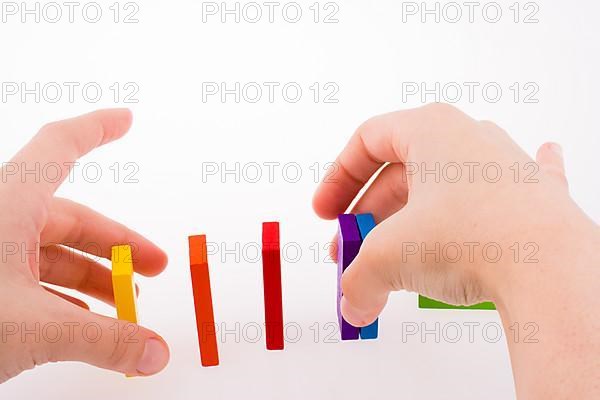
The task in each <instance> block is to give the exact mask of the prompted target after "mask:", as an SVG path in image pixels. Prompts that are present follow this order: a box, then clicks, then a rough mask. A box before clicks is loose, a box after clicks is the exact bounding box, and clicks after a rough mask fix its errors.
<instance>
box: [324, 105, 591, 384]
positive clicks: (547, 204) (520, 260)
mask: <svg viewBox="0 0 600 400" xmlns="http://www.w3.org/2000/svg"><path fill="white" fill-rule="evenodd" d="M335 164H336V167H337V168H336V171H337V172H336V173H335V174H332V175H329V176H328V177H327V179H326V180H325V181H324V182H323V183H321V185H320V187H319V188H318V189H317V192H316V194H315V197H314V204H313V205H314V209H315V211H316V212H317V214H318V215H319V216H321V217H323V218H327V219H332V218H335V217H336V216H337V215H338V214H339V213H342V212H344V211H345V210H346V209H347V208H348V207H349V205H350V204H351V202H352V201H353V200H354V199H355V197H356V196H357V194H358V193H359V191H360V190H361V189H363V188H364V187H365V186H366V185H367V183H368V182H369V181H370V179H371V178H373V176H374V174H375V173H376V172H377V171H378V170H379V169H380V168H382V167H383V169H382V170H381V172H380V173H379V174H378V175H377V176H376V177H375V178H374V180H373V181H372V184H371V185H370V186H368V187H367V188H366V191H365V192H364V195H363V196H362V197H360V199H359V200H358V202H357V203H356V206H355V207H354V208H353V210H352V212H355V213H361V212H372V213H373V214H374V216H375V219H376V221H378V222H379V225H377V227H376V228H375V229H374V230H373V231H371V233H370V234H369V236H367V238H366V239H365V241H364V243H363V245H362V247H361V249H360V252H359V254H358V256H357V257H356V258H355V260H354V262H353V263H352V264H351V265H350V267H349V268H348V269H347V270H346V272H345V273H344V275H343V277H342V290H343V294H344V296H343V298H342V303H341V308H342V313H343V315H344V317H345V318H346V320H347V321H348V322H350V323H351V324H353V325H356V326H364V325H367V324H369V323H370V322H372V321H373V320H375V318H377V316H378V315H379V313H380V312H381V310H382V309H383V307H384V306H385V304H386V301H387V298H388V295H389V293H390V292H391V291H396V290H401V289H404V290H408V291H413V292H419V293H421V294H423V295H426V296H428V297H432V298H434V299H437V300H441V301H444V302H447V303H451V304H455V305H471V304H474V303H478V302H481V301H487V300H491V301H493V302H495V303H496V306H497V307H498V310H499V312H500V314H501V317H502V319H503V323H504V324H505V327H506V326H507V324H510V323H511V322H514V321H519V320H520V321H521V322H522V323H523V322H527V321H533V322H535V323H537V324H538V326H539V329H540V335H545V336H544V338H545V339H546V343H550V342H554V341H556V343H560V342H561V341H562V340H565V341H571V342H570V345H571V346H576V344H578V343H580V342H579V341H581V344H582V346H581V348H580V349H579V350H578V351H577V352H575V353H574V354H577V356H581V357H582V358H579V359H578V360H577V362H578V365H577V371H581V375H579V376H578V377H577V378H575V380H578V379H579V380H581V379H583V377H585V376H586V374H587V375H589V374H590V373H591V374H593V372H590V371H594V368H593V367H592V366H593V365H594V361H593V359H594V357H595V359H596V360H597V359H600V354H599V353H600V349H598V346H596V347H595V349H594V350H595V351H590V349H589V346H586V345H584V344H587V343H589V338H590V337H592V336H594V335H596V336H597V332H598V324H597V323H596V322H593V321H590V318H589V315H591V313H593V312H594V310H595V311H596V312H597V310H598V307H600V304H599V301H598V296H597V294H594V293H597V290H598V286H597V285H598V282H600V279H599V278H600V274H599V272H600V268H598V263H597V261H595V264H596V265H594V266H593V265H591V263H592V262H594V261H593V260H595V259H597V255H596V254H595V253H596V252H597V249H598V248H600V246H599V243H600V241H599V236H600V235H599V233H598V232H599V229H598V226H597V225H595V224H594V223H593V222H592V221H591V220H589V219H588V218H587V217H586V216H585V215H584V214H583V212H581V210H580V209H579V208H578V207H577V206H576V205H575V203H574V202H573V201H572V199H571V198H570V196H569V193H568V188H567V181H566V179H565V175H564V170H563V160H562V155H561V151H560V147H558V145H555V144H547V145H544V146H542V147H541V148H540V150H539V152H538V155H537V163H535V162H534V161H533V160H532V159H531V158H530V157H529V156H528V155H527V154H526V153H525V152H524V151H522V150H521V149H520V148H519V147H518V146H517V145H516V144H515V143H514V142H513V141H512V140H511V139H510V137H509V136H508V135H507V134H506V133H505V132H504V131H503V130H502V129H500V128H499V127H498V126H496V125H494V124H493V123H491V122H487V121H476V120H474V119H472V118H470V117H468V116H467V115H465V114H463V113H462V112H460V111H458V110H457V109H455V108H454V107H452V106H448V105H443V104H433V105H429V106H425V107H422V108H419V109H414V110H408V111H399V112H395V113H390V114H386V115H382V116H379V117H375V118H373V119H371V120H369V121H367V122H366V123H364V124H363V125H362V126H360V127H359V128H358V130H357V132H356V133H355V134H354V136H353V137H352V139H351V140H350V142H349V143H348V145H347V146H346V148H345V149H344V150H343V151H342V153H341V154H340V155H339V157H338V159H337V162H336V163H335ZM436 170H437V171H438V172H435V171H436ZM498 255H500V257H498ZM592 266H593V267H594V268H592ZM566 304H569V305H572V306H573V308H570V309H569V310H568V316H567V315H564V314H557V313H556V312H554V310H563V309H564V307H565V305H566ZM594 307H595V308H594ZM584 310H585V311H584ZM586 312H588V313H589V314H586ZM567 320H568V321H573V325H568V324H566V325H565V322H566V321H567ZM595 320H597V319H595ZM594 326H595V327H594ZM594 329H595V330H594ZM573 330H575V332H573ZM594 332H595V333H594ZM586 335H587V336H586ZM509 347H510V349H511V356H512V358H513V366H514V367H515V378H516V379H517V383H518V382H519V377H523V376H525V375H527V376H528V377H529V378H532V380H533V377H536V374H535V373H533V372H532V370H536V371H537V370H539V369H540V368H547V370H545V372H544V374H546V375H545V378H548V375H552V374H553V372H554V373H555V375H553V376H552V377H551V378H550V379H555V382H563V383H564V382H565V380H564V379H562V376H561V374H562V372H566V371H568V370H569V368H570V367H569V366H568V363H563V364H560V365H555V364H553V362H552V357H553V356H554V357H557V356H558V354H560V352H561V349H559V348H558V347H559V346H558V345H556V346H555V347H554V348H544V347H543V346H541V347H539V349H538V348H534V347H533V346H529V348H526V349H522V346H520V344H515V343H512V344H511V343H509ZM516 349H521V350H516ZM523 354H528V357H521V356H522V355H523ZM515 360H519V361H518V362H515ZM563 361H564V359H563ZM586 366H587V370H586V369H585V368H586ZM567 374H569V375H577V374H578V372H574V371H571V372H567ZM559 377H560V379H558V378H559ZM537 378H539V379H538V381H539V383H538V384H537V387H538V388H539V389H541V390H543V388H542V387H541V386H542V385H544V383H543V382H547V379H545V378H540V377H539V376H538V377H537ZM533 386H535V385H527V384H523V388H524V389H522V391H523V392H525V391H528V390H530V389H531V388H532V387H533ZM544 387H545V388H546V389H545V390H551V389H550V388H551V386H548V385H546V386H544ZM569 388H571V389H572V388H573V386H571V387H569V385H565V387H564V388H563V389H561V390H569ZM517 389H518V392H519V389H520V386H519V385H517ZM534 392H535V390H534ZM528 393H529V394H531V392H528ZM537 393H538V394H539V392H537ZM556 393H559V391H557V392H554V394H556Z"/></svg>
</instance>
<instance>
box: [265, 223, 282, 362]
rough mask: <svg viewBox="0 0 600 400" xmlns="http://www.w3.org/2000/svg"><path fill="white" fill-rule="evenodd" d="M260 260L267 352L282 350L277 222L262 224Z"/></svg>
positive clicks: (279, 256) (279, 258)
mask: <svg viewBox="0 0 600 400" xmlns="http://www.w3.org/2000/svg"><path fill="white" fill-rule="evenodd" d="M262 259H263V283H264V292H265V330H266V339H267V350H283V305H282V290H281V255H280V250H279V222H263V230H262Z"/></svg>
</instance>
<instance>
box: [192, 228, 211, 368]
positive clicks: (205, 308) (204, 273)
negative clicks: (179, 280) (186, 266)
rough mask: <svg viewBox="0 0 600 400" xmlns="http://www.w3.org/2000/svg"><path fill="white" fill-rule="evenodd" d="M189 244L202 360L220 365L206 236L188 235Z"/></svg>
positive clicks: (204, 362)
mask: <svg viewBox="0 0 600 400" xmlns="http://www.w3.org/2000/svg"><path fill="white" fill-rule="evenodd" d="M188 244H189V248H190V271H191V274H192V290H193V293H194V308H195V310H196V329H197V331H198V343H199V345H200V361H201V363H202V366H203V367H212V366H215V365H219V350H218V347H217V333H216V329H215V317H214V313H213V303H212V294H211V290H210V275H209V272H208V259H207V251H206V236H205V235H198V236H190V237H188Z"/></svg>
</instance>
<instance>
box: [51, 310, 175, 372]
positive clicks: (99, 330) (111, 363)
mask: <svg viewBox="0 0 600 400" xmlns="http://www.w3.org/2000/svg"><path fill="white" fill-rule="evenodd" d="M58 320H59V321H61V322H62V323H61V324H60V326H61V328H62V329H61V331H62V332H61V333H62V335H61V337H60V339H59V340H58V341H56V343H53V344H52V350H51V351H50V354H51V359H52V360H53V361H82V362H85V363H87V364H91V365H94V366H97V367H100V368H105V369H109V370H113V371H118V372H122V373H126V374H128V375H131V376H148V375H153V374H156V373H158V372H160V371H161V370H162V369H163V368H165V367H166V365H167V363H168V362H169V347H168V346H167V344H166V342H165V341H164V340H163V339H162V338H161V337H160V336H159V335H158V334H156V333H155V332H152V331H150V330H148V329H146V328H143V327H141V326H139V325H137V324H133V323H129V322H127V321H121V320H116V319H113V318H108V317H105V316H102V315H98V314H94V313H92V312H89V311H86V310H84V309H82V308H80V307H77V306H74V305H72V304H70V303H66V302H65V303H64V304H63V306H62V307H61V310H60V315H59V318H58Z"/></svg>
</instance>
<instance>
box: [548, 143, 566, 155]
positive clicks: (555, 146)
mask: <svg viewBox="0 0 600 400" xmlns="http://www.w3.org/2000/svg"><path fill="white" fill-rule="evenodd" d="M548 147H549V148H550V150H551V151H552V152H553V153H554V154H558V155H559V156H561V157H562V155H563V150H562V147H561V146H560V144H558V143H550V145H549V146H548Z"/></svg>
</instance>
